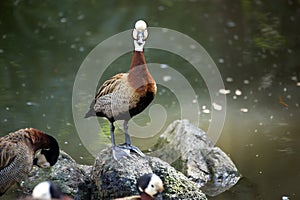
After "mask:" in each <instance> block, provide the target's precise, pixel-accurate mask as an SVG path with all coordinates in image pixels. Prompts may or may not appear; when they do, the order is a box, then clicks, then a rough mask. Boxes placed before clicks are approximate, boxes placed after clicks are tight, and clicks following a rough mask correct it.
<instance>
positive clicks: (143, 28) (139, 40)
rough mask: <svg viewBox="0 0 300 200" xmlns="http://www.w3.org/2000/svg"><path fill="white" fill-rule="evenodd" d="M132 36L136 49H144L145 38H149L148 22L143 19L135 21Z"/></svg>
mask: <svg viewBox="0 0 300 200" xmlns="http://www.w3.org/2000/svg"><path fill="white" fill-rule="evenodd" d="M132 37H133V39H134V47H135V50H136V51H142V50H143V47H144V44H145V40H146V39H147V38H148V31H147V24H146V22H145V21H143V20H138V21H137V22H136V23H135V26H134V29H133V32H132Z"/></svg>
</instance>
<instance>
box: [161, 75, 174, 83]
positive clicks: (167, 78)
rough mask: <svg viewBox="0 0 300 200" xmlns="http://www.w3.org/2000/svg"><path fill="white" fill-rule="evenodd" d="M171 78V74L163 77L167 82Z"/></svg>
mask: <svg viewBox="0 0 300 200" xmlns="http://www.w3.org/2000/svg"><path fill="white" fill-rule="evenodd" d="M171 79H172V77H171V76H164V77H163V81H165V82H168V81H170V80H171Z"/></svg>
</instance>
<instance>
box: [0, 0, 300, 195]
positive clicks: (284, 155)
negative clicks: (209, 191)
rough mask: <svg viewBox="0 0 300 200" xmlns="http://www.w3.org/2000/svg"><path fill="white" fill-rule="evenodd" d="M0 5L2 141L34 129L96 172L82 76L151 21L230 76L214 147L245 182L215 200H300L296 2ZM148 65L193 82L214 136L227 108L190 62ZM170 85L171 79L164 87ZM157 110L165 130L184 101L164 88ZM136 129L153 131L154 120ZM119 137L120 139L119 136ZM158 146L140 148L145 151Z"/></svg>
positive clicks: (156, 58)
mask: <svg viewBox="0 0 300 200" xmlns="http://www.w3.org/2000/svg"><path fill="white" fill-rule="evenodd" d="M0 4H1V6H0V90H1V92H0V110H1V112H0V113H1V114H0V121H1V125H2V126H1V135H4V134H6V133H8V132H10V131H14V130H16V129H19V128H23V127H35V128H38V129H41V130H44V131H46V132H48V133H50V134H52V135H54V136H55V137H56V138H57V139H58V140H59V143H60V146H61V148H62V149H63V150H65V151H66V152H68V153H69V154H71V156H73V157H74V158H75V159H76V160H77V161H78V162H80V163H86V164H91V163H93V158H92V156H91V155H90V154H89V152H88V151H86V150H85V147H84V146H83V145H82V144H81V141H80V139H79V137H78V135H77V132H76V130H75V127H74V122H73V118H72V112H71V103H72V100H71V96H72V87H73V82H74V79H75V76H76V73H77V70H78V68H79V66H80V64H81V63H82V61H83V59H84V58H85V56H86V55H87V54H88V53H89V51H90V50H92V49H93V48H94V47H95V46H96V45H97V44H98V43H100V42H101V41H103V40H104V39H106V38H107V37H110V36H111V35H114V34H116V33H118V32H120V31H124V30H127V29H129V28H131V27H132V25H133V22H134V21H135V20H136V19H138V18H144V19H145V20H146V21H148V23H149V25H150V26H159V27H166V28H169V29H174V30H177V31H180V32H183V33H185V34H187V35H189V36H190V37H192V38H193V39H195V40H197V41H198V42H199V43H200V44H201V45H203V46H204V47H205V48H206V50H207V51H208V52H209V53H210V55H211V56H212V57H213V59H214V61H215V62H216V64H217V66H218V68H219V70H220V72H221V75H222V77H223V80H224V84H225V89H224V90H221V91H219V92H220V95H227V100H228V106H227V118H226V122H225V127H224V130H223V132H222V135H221V137H220V138H219V140H218V144H217V145H219V146H221V147H222V148H223V149H224V150H225V151H226V152H227V153H228V154H230V156H231V158H232V159H233V160H234V162H235V163H236V165H237V167H238V168H239V169H240V172H241V173H242V175H243V176H244V177H245V178H244V179H242V180H241V181H240V182H239V184H238V185H237V186H236V187H234V188H232V190H230V191H228V192H225V193H224V194H221V195H220V196H218V197H214V198H210V199H281V198H282V197H289V198H290V199H297V198H299V195H300V194H299V192H298V188H297V187H298V186H299V184H300V182H299V178H300V174H299V169H298V165H299V163H300V155H299V152H300V151H299V150H300V145H299V143H298V141H299V139H300V138H299V137H300V136H299V134H298V133H299V125H298V121H299V120H298V119H299V117H300V116H299V97H300V94H299V87H300V74H299V72H300V70H299V58H298V55H299V50H300V48H299V26H298V24H299V20H300V19H299V18H300V15H299V10H300V6H299V1H293V0H289V1H276V2H274V1H266V2H262V1H249V0H240V1H238V2H235V3H234V2H232V1H229V0H228V1H222V2H221V1H219V0H212V1H202V0H193V1H169V0H160V1H155V2H153V1H151V2H143V3H140V2H133V1H122V2H116V1H105V2H103V1H102V2H101V1H99V2H97V1H85V2H83V1H82V2H76V3H74V2H71V1H65V2H64V3H59V2H52V1H43V2H34V1H15V2H8V1H3V2H1V3H0ZM150 37H151V33H150ZM130 56H131V55H130V54H128V55H124V58H123V57H122V58H120V59H119V60H116V61H115V62H114V63H113V64H112V66H111V67H110V68H109V69H108V70H107V73H106V74H107V77H102V78H103V79H101V80H105V79H106V78H108V77H110V76H111V75H113V74H115V73H117V72H123V71H127V69H128V67H127V66H129V63H130V59H131V58H130ZM146 57H147V61H148V62H152V63H161V64H162V65H161V69H164V68H165V67H168V66H169V67H172V68H174V69H176V70H177V71H179V72H180V73H182V74H183V75H184V76H185V77H188V79H189V81H190V83H191V84H192V85H193V87H194V88H195V91H196V93H197V98H198V99H197V100H198V101H200V102H201V105H202V107H201V112H200V113H199V114H200V120H201V122H200V127H201V128H202V129H204V130H207V127H208V125H209V123H210V113H211V111H212V109H215V110H218V109H222V108H220V105H218V104H214V105H211V103H210V99H209V94H208V91H207V88H206V86H205V82H204V81H203V79H202V78H201V77H198V76H196V75H195V73H194V71H193V70H192V69H191V68H190V67H189V64H188V62H186V61H184V60H182V59H181V58H178V57H177V56H174V55H172V54H170V53H167V52H163V51H159V50H152V49H151V50H148V51H146ZM99 67H101V66H99ZM172 78H173V77H171V76H169V75H168V74H166V75H165V76H164V77H163V80H164V81H169V80H172ZM195 98H196V97H195ZM154 103H157V104H160V105H162V106H163V107H164V108H165V109H166V110H167V112H168V122H171V121H172V120H174V119H178V118H179V117H180V112H179V110H178V101H177V100H176V97H175V96H174V94H173V93H172V91H169V90H168V88H164V87H162V86H161V87H159V88H158V97H157V98H156V99H155V102H154ZM191 103H193V102H191ZM134 120H135V122H136V123H140V124H143V123H144V124H145V123H150V122H151V120H150V119H149V116H148V114H147V111H146V112H143V113H142V114H141V115H140V116H137V117H136V118H135V119H134ZM101 123H106V121H105V120H103V121H101ZM166 126H167V124H166ZM118 137H119V139H120V140H122V139H123V135H122V134H119V135H118ZM155 140H157V137H154V138H153V139H151V140H147V141H145V140H143V139H135V141H134V143H138V144H140V146H143V147H144V148H145V149H148V148H151V146H153V144H154V143H155ZM6 198H8V199H9V197H7V196H6Z"/></svg>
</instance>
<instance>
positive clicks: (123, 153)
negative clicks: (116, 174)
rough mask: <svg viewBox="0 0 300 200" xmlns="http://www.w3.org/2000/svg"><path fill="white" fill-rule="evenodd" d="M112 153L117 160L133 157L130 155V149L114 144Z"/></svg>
mask: <svg viewBox="0 0 300 200" xmlns="http://www.w3.org/2000/svg"><path fill="white" fill-rule="evenodd" d="M112 154H113V157H114V159H115V160H120V159H121V158H123V157H127V156H129V157H131V155H130V150H129V149H124V148H122V147H119V146H113V147H112Z"/></svg>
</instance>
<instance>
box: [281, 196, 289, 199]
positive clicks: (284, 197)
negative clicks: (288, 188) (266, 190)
mask: <svg viewBox="0 0 300 200" xmlns="http://www.w3.org/2000/svg"><path fill="white" fill-rule="evenodd" d="M281 199H282V200H290V199H289V197H288V196H282V198H281Z"/></svg>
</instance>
